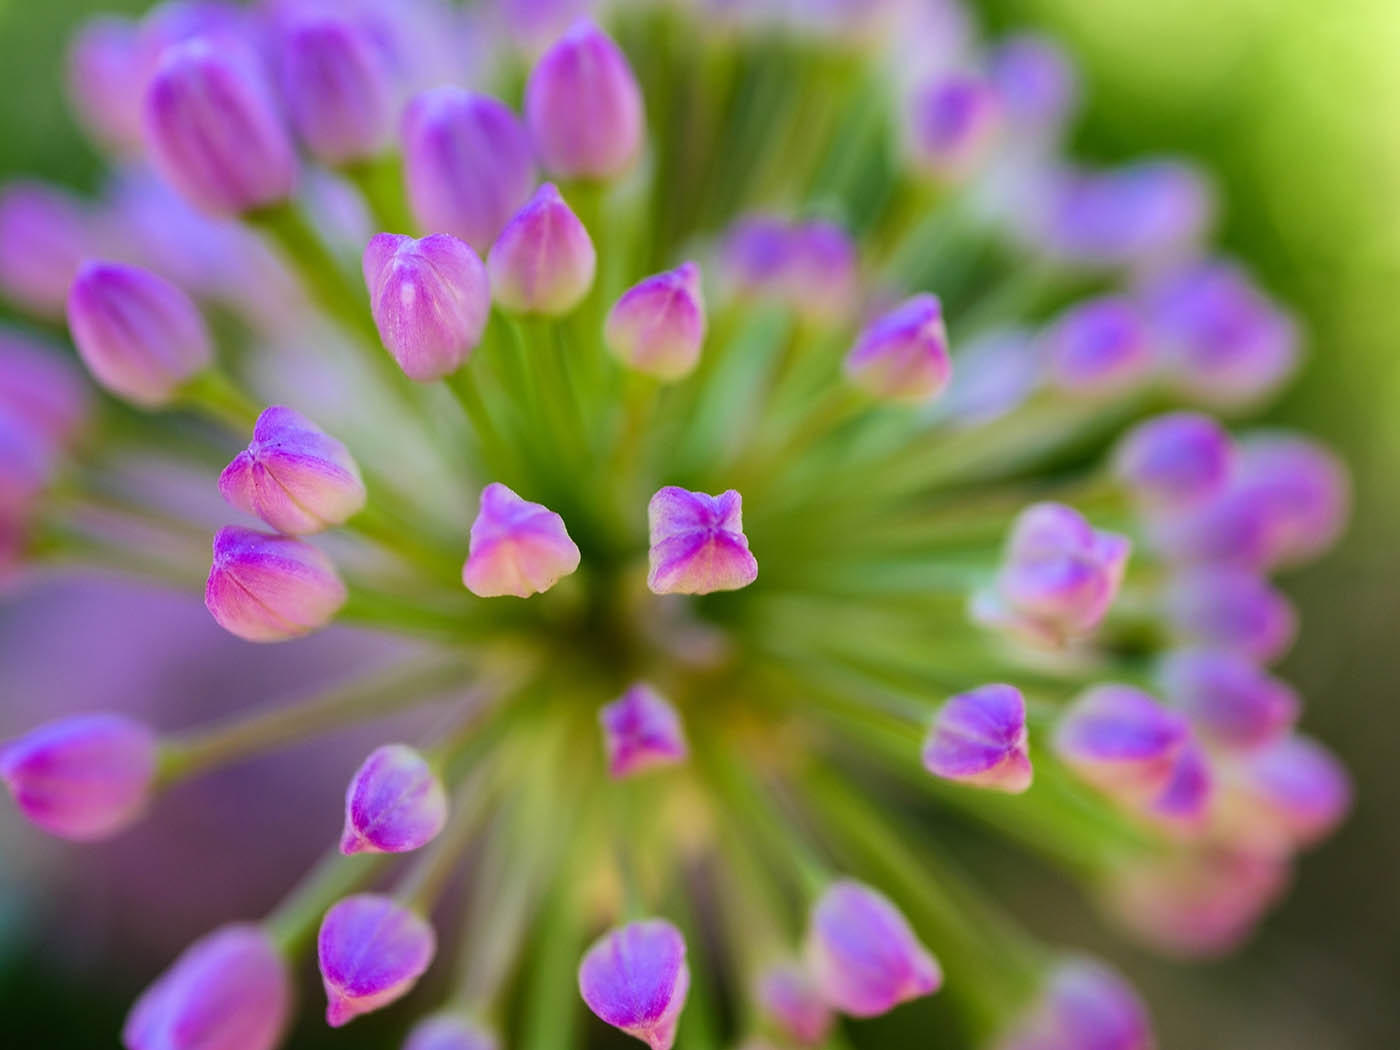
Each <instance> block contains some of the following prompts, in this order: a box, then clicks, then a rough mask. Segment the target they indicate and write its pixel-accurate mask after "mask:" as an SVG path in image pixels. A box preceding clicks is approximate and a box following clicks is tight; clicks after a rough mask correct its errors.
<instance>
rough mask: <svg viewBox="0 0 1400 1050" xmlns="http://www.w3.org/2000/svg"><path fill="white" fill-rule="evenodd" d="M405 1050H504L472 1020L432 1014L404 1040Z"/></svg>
mask: <svg viewBox="0 0 1400 1050" xmlns="http://www.w3.org/2000/svg"><path fill="white" fill-rule="evenodd" d="M403 1050H501V1044H500V1041H499V1040H498V1039H497V1038H496V1037H495V1035H494V1034H492V1033H491V1032H489V1031H487V1030H486V1029H485V1028H483V1027H481V1025H479V1024H477V1023H476V1022H475V1021H473V1020H472V1019H471V1018H469V1017H466V1016H464V1015H461V1014H448V1013H441V1014H433V1015H431V1016H429V1017H425V1018H423V1020H421V1021H419V1022H418V1023H417V1024H416V1025H414V1026H413V1030H412V1031H410V1032H409V1033H408V1038H407V1039H406V1040H405V1041H404V1044H403Z"/></svg>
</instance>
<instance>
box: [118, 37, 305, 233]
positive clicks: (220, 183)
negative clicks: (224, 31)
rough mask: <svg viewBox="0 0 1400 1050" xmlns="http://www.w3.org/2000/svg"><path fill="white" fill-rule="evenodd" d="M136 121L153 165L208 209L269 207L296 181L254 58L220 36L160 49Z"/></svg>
mask: <svg viewBox="0 0 1400 1050" xmlns="http://www.w3.org/2000/svg"><path fill="white" fill-rule="evenodd" d="M142 126H143V132H144V137H145V141H146V149H147V151H148V152H149V154H150V157H151V160H152V162H153V163H154V164H155V166H156V168H157V169H159V171H160V172H161V174H162V175H164V176H165V178H166V179H167V180H168V181H169V182H170V183H171V184H172V185H174V186H175V188H176V189H177V190H179V191H180V193H181V194H182V195H183V196H184V197H185V198H186V199H187V200H189V201H190V202H191V203H193V204H195V205H196V206H197V207H199V208H200V209H202V210H203V211H206V212H209V213H211V214H214V215H237V214H241V213H243V212H248V211H253V210H255V209H257V208H261V207H265V206H267V205H270V204H276V203H278V202H279V201H283V200H285V199H286V198H287V197H288V196H289V195H290V194H291V192H292V187H293V186H294V184H295V183H296V177H297V161H296V153H295V151H294V150H293V147H292V142H291V138H290V137H289V136H288V134H287V130H286V128H285V127H283V125H282V118H281V116H280V114H279V113H278V110H277V105H276V103H275V101H274V100H273V98H272V92H271V91H270V90H269V88H268V86H267V84H266V83H265V82H264V78H263V74H262V70H261V69H260V68H259V66H258V61H257V59H256V58H255V57H254V56H252V55H251V54H247V53H245V52H244V50H243V49H242V48H239V47H237V46H234V45H232V44H231V43H230V41H229V40H227V39H217V38H195V39H192V40H189V41H187V42H185V43H183V44H180V45H178V46H176V47H172V48H170V49H169V50H168V51H167V52H166V53H165V55H164V56H163V57H162V59H161V61H160V66H159V68H157V70H156V72H155V75H154V76H153V77H152V78H151V82H150V85H149V86H148V87H147V89H146V99H145V103H144V107H143V111H142Z"/></svg>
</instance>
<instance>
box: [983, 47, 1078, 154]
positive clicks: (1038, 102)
mask: <svg viewBox="0 0 1400 1050" xmlns="http://www.w3.org/2000/svg"><path fill="white" fill-rule="evenodd" d="M988 75H989V76H990V77H991V81H992V84H993V86H994V87H995V88H996V93H997V97H998V99H1000V100H1001V109H1002V113H1003V114H1004V115H1005V117H1006V120H1007V123H1009V124H1011V125H1012V126H1013V127H1014V128H1015V130H1016V131H1017V132H1019V133H1023V134H1024V133H1031V134H1034V133H1037V132H1041V133H1046V134H1050V135H1054V134H1057V133H1058V132H1059V130H1060V129H1061V128H1062V127H1063V126H1064V125H1065V123H1066V122H1067V121H1068V119H1069V118H1070V117H1071V116H1072V115H1073V113H1074V110H1075V109H1076V107H1077V106H1078V103H1079V74H1078V72H1077V71H1076V70H1075V68H1074V64H1073V62H1072V61H1071V59H1070V57H1069V56H1068V55H1067V54H1065V52H1064V49H1063V48H1061V47H1060V45H1059V44H1057V43H1055V41H1053V40H1051V39H1050V38H1049V37H1044V36H1039V35H1037V34H1033V33H1018V34H1015V35H1013V36H1008V37H1004V38H1002V40H1001V41H1000V42H999V43H998V44H997V45H996V47H995V48H993V50H992V53H991V55H990V57H989V70H988Z"/></svg>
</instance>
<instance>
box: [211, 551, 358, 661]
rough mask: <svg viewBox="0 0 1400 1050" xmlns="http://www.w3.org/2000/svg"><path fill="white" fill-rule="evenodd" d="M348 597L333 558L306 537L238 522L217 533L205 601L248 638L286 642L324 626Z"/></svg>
mask: <svg viewBox="0 0 1400 1050" xmlns="http://www.w3.org/2000/svg"><path fill="white" fill-rule="evenodd" d="M348 596H349V595H348V592H347V591H346V589H345V584H344V583H342V582H341V579H340V577H339V576H338V575H337V574H336V571H335V566H334V565H333V564H332V563H331V560H330V558H328V557H327V556H326V555H325V554H323V553H322V552H321V551H319V550H317V549H316V548H315V547H313V546H311V544H309V543H307V542H306V541H304V540H298V539H294V538H292V537H291V536H274V535H270V534H268V533H266V532H256V531H254V530H253V529H243V528H239V527H238V526H236V525H228V526H225V527H224V528H222V529H220V530H219V532H218V535H216V536H215V537H214V565H213V567H212V568H211V569H210V570H209V580H208V582H207V583H206V584H205V587H204V605H205V607H206V608H207V609H208V610H209V612H210V613H211V614H212V615H213V617H214V619H215V620H216V621H218V624H219V626H220V627H222V628H223V629H224V630H226V631H228V632H229V633H230V634H236V635H237V636H238V637H239V638H242V639H244V640H245V641H249V642H283V641H287V640H288V639H291V638H299V637H301V636H302V635H304V634H309V633H311V632H312V631H316V630H319V629H320V628H322V627H324V626H326V624H328V623H330V622H331V620H332V619H333V618H334V617H335V614H336V613H337V612H339V611H340V607H341V606H342V605H344V604H345V600H346V598H347V597H348Z"/></svg>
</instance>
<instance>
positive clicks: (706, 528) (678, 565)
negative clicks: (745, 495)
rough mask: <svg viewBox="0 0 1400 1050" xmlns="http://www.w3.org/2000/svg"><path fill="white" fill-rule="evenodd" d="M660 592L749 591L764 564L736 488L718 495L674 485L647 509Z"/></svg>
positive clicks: (650, 580)
mask: <svg viewBox="0 0 1400 1050" xmlns="http://www.w3.org/2000/svg"><path fill="white" fill-rule="evenodd" d="M647 517H648V519H649V521H650V525H651V572H650V574H649V575H648V576H647V586H648V587H650V588H651V590H652V592H653V593H655V594H709V593H711V592H713V591H733V590H738V589H739V588H741V587H747V586H748V585H749V584H751V583H753V581H754V580H756V579H757V578H758V562H757V561H756V560H755V559H754V556H753V555H752V554H751V553H750V552H749V540H748V537H747V536H745V535H744V520H743V507H742V498H741V497H740V495H739V493H737V492H735V491H734V490H733V489H730V490H729V491H727V492H724V493H722V494H720V495H718V496H710V495H706V494H705V493H703V492H690V491H688V490H686V489H682V488H677V487H675V486H674V485H668V486H667V487H665V488H663V489H661V490H660V491H658V492H657V493H656V495H655V496H653V497H652V498H651V503H650V504H649V505H648V506H647Z"/></svg>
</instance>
